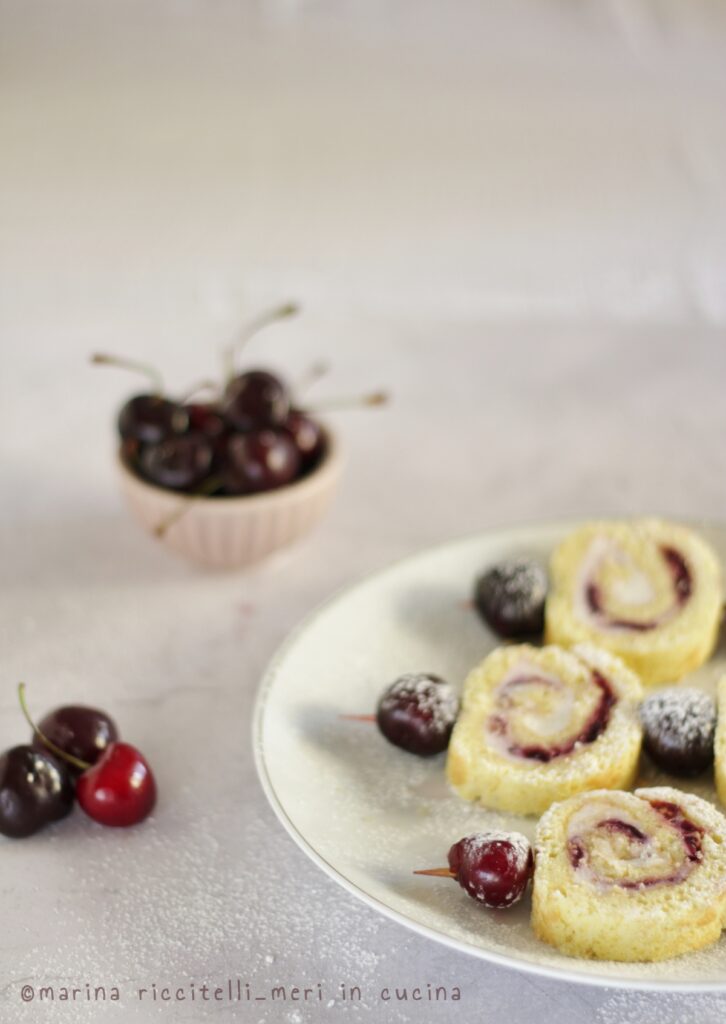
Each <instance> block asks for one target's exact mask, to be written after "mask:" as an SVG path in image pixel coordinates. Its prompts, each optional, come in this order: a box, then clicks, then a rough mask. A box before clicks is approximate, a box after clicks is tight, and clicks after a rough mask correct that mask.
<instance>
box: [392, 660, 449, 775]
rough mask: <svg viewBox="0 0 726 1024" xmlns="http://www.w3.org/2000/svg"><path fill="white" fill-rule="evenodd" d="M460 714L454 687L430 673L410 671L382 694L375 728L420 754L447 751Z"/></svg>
mask: <svg viewBox="0 0 726 1024" xmlns="http://www.w3.org/2000/svg"><path fill="white" fill-rule="evenodd" d="M458 713H459V701H458V698H457V696H456V693H455V692H454V689H453V687H452V686H451V685H450V684H449V683H446V682H444V680H443V679H441V678H440V677H439V676H436V675H432V674H431V673H424V672H417V673H409V674H407V675H403V676H401V677H400V678H399V679H396V680H395V682H393V683H392V684H391V685H390V686H389V687H388V689H387V690H385V692H384V693H383V695H382V697H381V699H380V700H379V702H378V707H377V709H376V721H377V723H378V728H379V729H380V731H381V732H382V733H383V735H384V736H385V737H386V739H387V740H388V741H389V742H390V743H393V744H394V746H396V747H401V748H402V749H403V750H407V751H408V752H409V753H411V754H418V756H419V757H430V756H432V755H434V754H440V753H441V751H442V750H446V748H447V747H448V745H449V738H450V737H451V730H452V729H453V728H454V722H455V721H456V716H457V714H458Z"/></svg>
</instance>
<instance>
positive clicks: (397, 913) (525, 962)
mask: <svg viewBox="0 0 726 1024" xmlns="http://www.w3.org/2000/svg"><path fill="white" fill-rule="evenodd" d="M571 528H572V524H566V525H558V526H543V527H534V528H519V529H514V530H512V529H509V530H502V531H499V532H491V533H487V534H483V535H481V536H477V537H472V538H468V539H465V540H459V541H455V542H453V543H450V544H446V545H444V546H442V547H438V548H435V549H433V550H430V551H425V552H423V553H422V554H419V555H416V556H414V557H412V558H409V559H407V560H406V561H404V562H401V563H399V564H397V565H394V566H392V567H390V568H388V569H385V570H384V571H382V572H379V573H376V574H375V575H373V576H370V577H368V578H367V579H365V580H363V581H362V582H360V583H358V584H356V585H355V586H353V587H351V588H349V589H347V590H345V591H343V592H342V593H340V594H338V595H337V596H336V597H334V598H333V599H332V600H330V601H329V602H328V603H327V604H325V605H324V606H323V607H321V608H320V609H318V610H317V611H315V612H314V613H313V614H312V615H311V616H310V617H309V618H308V619H307V620H306V621H305V622H304V623H303V624H302V625H301V626H300V627H299V628H298V629H297V630H296V631H295V632H294V633H293V634H292V635H291V636H290V637H289V639H288V640H287V642H286V643H285V644H284V646H283V647H282V649H281V650H280V651H279V653H278V654H277V656H276V658H275V659H274V661H273V662H272V664H271V665H270V668H269V670H268V672H267V675H266V677H265V679H264V682H263V684H262V688H261V691H260V694H259V697H258V702H257V708H256V713H255V720H254V743H255V755H256V761H257V768H258V771H259V774H260V778H261V780H262V785H263V787H264V789H265V792H266V794H267V796H268V798H269V800H270V803H271V804H272V806H273V808H274V810H275V811H276V813H277V815H278V817H279V818H280V821H281V822H282V824H283V825H284V826H285V828H286V829H287V830H288V832H289V833H290V834H291V835H292V837H293V838H294V839H295V840H296V842H297V843H298V844H299V845H300V846H301V847H302V849H303V850H304V851H305V852H306V853H307V854H308V855H309V856H310V857H311V858H312V859H313V860H314V861H315V863H316V864H318V865H319V866H320V867H321V868H322V869H323V870H324V871H325V872H326V873H327V874H329V875H330V876H331V877H332V878H334V879H335V880H336V881H337V882H339V883H340V884H341V885H343V886H344V887H345V888H346V889H348V890H349V891H350V892H352V893H353V894H354V895H356V896H358V897H359V898H360V899H362V900H364V902H366V903H368V904H370V905H371V906H373V907H375V908H376V909H377V910H379V911H381V913H384V914H386V915H387V916H389V917H392V918H394V919H395V920H396V921H399V922H400V923H401V924H403V925H405V926H407V927H409V928H412V929H414V930H415V931H417V932H420V933H422V934H424V935H428V936H429V937H430V938H432V939H436V940H437V941H439V942H443V943H446V944H447V945H449V946H453V947H454V948H456V949H460V950H463V951H465V952H467V953H471V954H474V955H475V956H480V957H483V958H485V959H487V960H493V961H497V962H499V963H502V964H506V965H507V966H509V967H516V968H519V969H522V970H526V971H530V972H533V973H537V974H544V975H549V976H552V977H558V978H561V979H567V980H569V981H581V982H589V983H594V984H602V985H617V986H621V987H629V988H642V989H700V990H703V989H714V988H716V989H722V990H726V937H724V938H723V939H722V940H721V942H719V943H717V944H716V945H714V946H712V947H710V948H709V949H707V950H704V951H702V952H700V953H694V954H689V955H688V956H684V957H680V958H678V959H675V960H670V961H667V962H665V963H661V964H616V963H603V962H597V961H586V960H576V959H573V958H569V957H566V956H563V955H561V954H559V953H558V952H557V951H556V950H554V949H552V948H550V947H548V946H547V945H545V944H544V943H541V942H540V941H539V940H538V939H536V938H535V936H534V934H533V933H532V931H531V929H530V927H529V901H528V900H524V901H522V903H521V904H519V905H518V906H516V907H515V908H513V909H511V910H508V911H497V912H493V911H486V910H483V909H482V908H480V907H479V906H478V905H477V904H476V903H475V902H474V901H473V900H472V899H470V898H469V897H468V896H467V895H466V894H465V893H464V891H463V890H462V889H461V888H460V887H459V886H458V885H456V884H455V883H453V882H450V881H449V880H446V879H432V878H422V877H420V876H415V875H413V874H412V871H413V869H414V868H422V867H436V866H439V865H442V864H444V863H445V858H446V852H447V850H448V848H449V846H450V845H451V843H452V842H454V841H455V840H456V839H459V838H460V837H461V836H463V835H466V834H467V833H468V832H471V831H473V830H476V829H481V828H487V827H490V826H491V827H496V828H516V829H518V830H519V831H522V832H525V833H526V834H528V835H530V836H532V834H533V831H534V825H535V821H534V819H531V818H517V817H514V816H507V815H501V814H496V813H492V812H489V811H486V810H483V809H482V808H479V807H476V806H471V805H469V804H466V803H464V802H463V801H461V800H459V799H458V798H457V797H456V796H454V795H453V794H452V793H451V792H450V791H449V790H448V788H447V785H446V782H445V778H444V755H440V756H439V757H436V758H433V759H420V758H416V757H413V756H411V755H410V754H406V753H404V752H402V751H400V750H398V749H396V748H395V747H392V746H391V745H390V744H388V743H386V742H385V741H384V740H383V738H382V737H381V736H380V734H379V733H378V730H377V729H376V728H375V726H374V725H369V724H362V723H357V722H349V721H345V720H342V719H341V718H340V715H341V714H346V713H347V714H350V713H369V712H371V711H373V709H374V707H375V703H376V700H377V698H378V696H379V694H380V692H381V690H382V689H383V687H384V686H385V685H387V684H388V683H389V682H390V681H391V680H393V679H395V678H396V676H398V675H401V674H402V673H404V672H410V671H419V670H420V671H431V672H436V673H438V674H439V675H441V676H443V677H444V678H445V679H449V680H450V681H452V682H454V683H457V684H460V683H461V681H462V680H463V678H464V676H465V674H466V672H467V670H468V669H469V668H470V667H471V666H472V665H473V664H475V663H476V662H477V661H479V660H480V659H481V658H482V657H483V656H484V655H485V654H486V653H487V652H488V651H489V650H490V649H491V648H492V647H494V646H496V643H497V640H496V638H495V637H494V635H493V634H492V633H490V632H489V631H488V630H487V629H486V628H485V626H484V625H483V624H482V622H481V621H480V619H479V618H478V616H477V615H476V613H475V612H474V611H473V610H472V609H471V607H469V606H468V599H469V596H470V593H471V588H472V583H473V580H474V577H475V576H476V575H477V573H479V572H480V571H481V570H482V569H483V568H484V567H486V566H487V565H489V564H490V563H492V562H494V561H495V560H497V559H499V558H501V557H502V556H506V555H514V554H525V555H533V556H535V557H539V558H541V559H544V560H546V559H547V557H548V555H549V553H550V551H551V550H552V548H553V546H554V545H555V544H556V543H557V542H558V541H559V540H560V539H561V538H562V537H563V536H564V535H565V533H566V532H567V531H568V530H569V529H571ZM700 529H701V532H702V533H703V534H704V535H705V536H706V537H707V538H708V539H709V540H710V541H711V542H712V543H713V544H714V545H715V547H716V548H717V550H718V551H719V554H720V556H721V558H722V559H723V560H724V562H726V528H723V527H721V528H718V527H701V528H700ZM725 665H726V651H725V650H724V646H723V643H722V645H721V646H720V648H719V651H718V652H717V655H716V657H715V658H714V659H713V660H712V661H711V662H709V664H708V665H706V666H704V667H703V668H702V669H701V670H700V671H699V672H698V673H697V674H696V675H695V676H694V677H692V680H693V681H695V682H697V683H698V684H699V685H702V686H703V687H704V688H706V689H713V686H714V683H715V680H716V677H717V675H718V674H719V671H721V670H723V668H724V666H725ZM643 774H644V778H646V779H647V781H649V782H651V781H654V780H655V781H664V782H666V781H669V782H671V783H672V782H673V780H668V779H667V778H666V777H665V776H658V775H656V774H654V772H653V771H652V770H651V769H648V768H647V767H646V768H645V769H644V773H643ZM688 788H690V789H693V790H694V791H696V792H698V793H700V794H701V795H703V796H707V797H709V798H711V799H713V796H714V794H713V789H712V787H711V785H710V780H707V781H703V782H699V783H698V784H696V785H695V786H694V785H690V784H689V787H688Z"/></svg>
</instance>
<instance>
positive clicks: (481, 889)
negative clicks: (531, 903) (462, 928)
mask: <svg viewBox="0 0 726 1024" xmlns="http://www.w3.org/2000/svg"><path fill="white" fill-rule="evenodd" d="M447 859H448V861H449V866H448V867H447V868H427V869H425V870H423V871H414V874H415V875H432V876H434V877H436V878H452V879H454V881H456V882H458V883H459V885H460V886H461V887H462V889H465V890H466V891H467V892H468V893H469V895H470V896H471V897H472V898H473V899H475V900H477V902H478V903H481V904H483V905H484V906H485V907H490V908H492V909H503V908H505V907H511V906H512V905H513V904H514V903H517V902H518V901H519V900H520V899H521V898H522V896H523V895H524V892H525V890H526V888H527V885H528V883H529V880H530V878H531V877H532V873H533V871H534V855H533V853H532V847H531V846H530V844H529V840H528V839H527V838H526V837H525V836H523V835H521V834H520V833H519V832H510V833H505V832H479V833H476V834H475V835H471V836H465V837H464V839H460V840H459V841H458V842H457V843H454V845H453V846H452V847H451V849H450V850H449V855H448V858H447Z"/></svg>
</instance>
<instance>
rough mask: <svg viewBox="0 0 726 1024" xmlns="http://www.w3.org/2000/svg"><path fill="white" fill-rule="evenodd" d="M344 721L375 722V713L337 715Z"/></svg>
mask: <svg viewBox="0 0 726 1024" xmlns="http://www.w3.org/2000/svg"><path fill="white" fill-rule="evenodd" d="M338 718H342V719H343V720H344V721H346V722H375V721H376V716H375V715H338Z"/></svg>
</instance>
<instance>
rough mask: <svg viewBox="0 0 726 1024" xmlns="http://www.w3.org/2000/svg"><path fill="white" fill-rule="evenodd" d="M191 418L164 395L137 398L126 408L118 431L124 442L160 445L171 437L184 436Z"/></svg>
mask: <svg viewBox="0 0 726 1024" xmlns="http://www.w3.org/2000/svg"><path fill="white" fill-rule="evenodd" d="M188 426H189V417H188V416H187V413H186V412H185V411H184V409H183V408H182V407H181V406H180V405H177V403H176V402H171V401H169V399H168V398H163V397H162V396H161V395H135V396H134V397H133V398H130V399H129V400H128V402H127V403H126V404H125V405H124V406H123V408H122V409H121V412H120V413H119V417H118V431H119V434H120V435H121V439H122V440H124V441H127V440H133V441H140V442H141V443H142V444H158V442H159V441H162V440H163V439H164V438H165V437H168V436H169V435H170V434H180V433H183V432H184V431H185V430H186V429H187V427H188Z"/></svg>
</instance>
